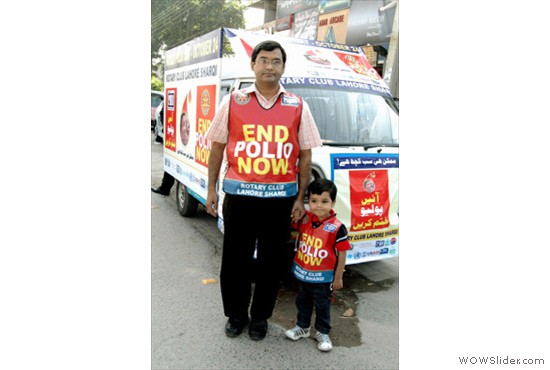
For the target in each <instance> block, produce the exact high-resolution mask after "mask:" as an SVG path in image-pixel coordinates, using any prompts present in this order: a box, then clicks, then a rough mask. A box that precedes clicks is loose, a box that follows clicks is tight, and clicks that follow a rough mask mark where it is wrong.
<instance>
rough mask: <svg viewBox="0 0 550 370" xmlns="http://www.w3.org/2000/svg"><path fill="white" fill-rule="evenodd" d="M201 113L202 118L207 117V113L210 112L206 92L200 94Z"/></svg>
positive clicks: (208, 95) (208, 98)
mask: <svg viewBox="0 0 550 370" xmlns="http://www.w3.org/2000/svg"><path fill="white" fill-rule="evenodd" d="M201 111H202V115H203V116H206V115H208V111H210V93H209V92H208V90H204V91H203V92H202V94H201Z"/></svg>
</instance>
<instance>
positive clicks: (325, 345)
mask: <svg viewBox="0 0 550 370" xmlns="http://www.w3.org/2000/svg"><path fill="white" fill-rule="evenodd" d="M315 339H317V342H319V344H317V348H319V351H323V352H328V351H330V350H331V349H332V342H331V341H330V338H329V336H328V334H321V333H319V332H317V333H315Z"/></svg>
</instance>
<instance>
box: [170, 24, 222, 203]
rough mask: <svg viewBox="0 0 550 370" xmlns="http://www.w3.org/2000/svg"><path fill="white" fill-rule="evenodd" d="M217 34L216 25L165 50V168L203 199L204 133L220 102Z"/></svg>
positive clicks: (206, 154) (205, 172)
mask: <svg viewBox="0 0 550 370" xmlns="http://www.w3.org/2000/svg"><path fill="white" fill-rule="evenodd" d="M221 37H222V33H221V31H220V30H219V29H218V30H217V31H214V32H211V33H209V34H207V35H204V36H201V37H199V38H197V39H195V40H192V41H190V42H188V43H186V44H184V45H180V46H178V47H176V48H174V49H172V50H170V51H169V52H167V64H166V65H167V66H168V68H167V70H166V71H165V76H164V85H165V89H166V96H167V97H168V98H167V103H166V119H165V129H164V147H165V149H164V170H165V171H166V172H168V173H170V174H171V175H172V176H174V178H176V179H177V180H178V181H180V182H181V183H183V184H185V186H186V187H187V189H188V190H189V192H190V193H191V194H193V196H195V197H196V198H197V199H199V200H200V199H202V200H203V201H204V200H205V199H206V193H207V188H206V184H207V183H208V169H207V165H208V158H209V157H210V149H211V145H212V144H211V142H210V140H208V139H206V138H205V134H206V131H207V130H208V128H209V127H210V123H211V122H212V119H213V118H214V115H215V113H216V107H217V102H218V96H217V93H218V91H219V87H220V74H221ZM168 56H170V58H168Z"/></svg>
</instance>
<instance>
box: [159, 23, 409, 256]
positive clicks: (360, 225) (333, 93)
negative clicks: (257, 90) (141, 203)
mask: <svg viewBox="0 0 550 370" xmlns="http://www.w3.org/2000/svg"><path fill="white" fill-rule="evenodd" d="M268 39H271V40H276V41H278V42H279V43H280V44H281V45H282V46H283V47H284V48H285V51H286V54H287V61H286V65H285V73H284V74H283V77H282V78H281V83H282V84H283V85H284V86H285V88H286V89H287V90H288V91H290V92H293V93H295V94H296V95H299V96H301V97H302V98H303V99H304V100H305V101H306V102H307V103H308V105H309V107H310V109H311V112H312V114H313V117H314V118H315V121H316V124H317V126H318V128H319V132H320V134H321V138H322V139H323V147H321V148H314V149H313V151H312V152H313V156H312V168H313V171H312V172H313V173H312V176H313V177H315V178H317V177H325V178H329V179H331V180H332V181H334V182H335V183H336V185H337V187H338V199H337V202H336V207H335V212H336V213H337V215H338V218H339V219H340V220H342V222H344V223H345V224H346V226H347V228H348V231H349V238H350V242H351V244H352V247H353V248H352V250H350V251H348V255H347V263H348V264H355V263H361V262H366V261H373V260H378V259H382V258H390V257H395V256H397V255H398V246H399V217H398V194H399V193H398V169H399V154H398V107H397V105H396V104H395V102H394V100H393V98H392V96H391V94H390V91H389V88H388V87H387V85H386V84H385V83H384V81H383V80H382V79H381V78H380V76H379V75H378V74H377V73H376V71H375V70H374V69H373V68H372V67H371V66H370V65H369V64H368V61H367V58H366V57H365V54H364V53H363V51H362V49H361V48H359V47H354V46H347V45H340V44H332V43H327V42H322V41H312V40H303V39H294V38H288V37H277V35H267V34H257V33H250V32H246V31H241V30H234V29H219V30H216V31H213V32H211V33H209V34H206V35H204V36H201V37H199V38H197V39H195V40H192V41H190V42H188V43H185V44H183V45H180V46H177V47H175V48H173V49H171V50H168V51H167V52H166V62H165V63H166V64H165V81H164V84H165V106H164V118H165V119H164V125H165V127H164V169H165V171H167V172H169V173H170V174H172V176H174V177H175V178H176V179H177V181H178V183H177V199H178V202H177V203H178V210H179V212H180V213H181V214H182V215H183V216H192V215H194V214H195V213H196V211H197V207H198V204H199V203H202V204H204V203H205V199H206V193H207V182H208V169H207V163H208V156H209V154H210V146H211V143H210V142H209V140H207V139H205V137H204V135H205V133H206V131H207V129H208V127H209V125H210V122H211V120H212V118H213V117H214V114H215V112H216V108H217V105H218V104H219V103H220V101H221V99H222V97H223V96H224V95H226V94H228V93H230V92H231V91H233V90H234V89H242V88H245V87H247V86H249V85H250V84H252V83H254V74H253V72H252V71H251V69H250V55H251V52H252V50H253V48H254V46H255V45H256V44H257V43H259V42H261V41H263V40H268ZM229 45H230V46H231V48H230V49H231V51H232V53H233V54H231V55H228V53H227V52H228V51H229V47H228V46H229ZM224 46H225V50H224ZM222 50H223V52H222ZM222 200H223V194H220V202H221V201H222ZM219 209H221V206H220V208H219ZM220 213H221V212H220ZM218 221H219V222H218V224H219V227H220V230H222V231H223V219H222V218H221V217H220V218H219V220H218Z"/></svg>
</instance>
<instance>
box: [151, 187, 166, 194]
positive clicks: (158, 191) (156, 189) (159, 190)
mask: <svg viewBox="0 0 550 370" xmlns="http://www.w3.org/2000/svg"><path fill="white" fill-rule="evenodd" d="M151 191H152V192H153V193H157V194H161V195H170V190H168V191H166V190H164V189H162V188H161V187H158V188H151Z"/></svg>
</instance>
